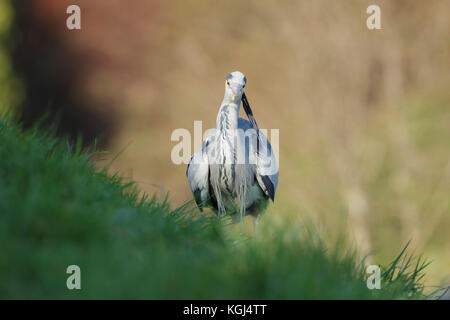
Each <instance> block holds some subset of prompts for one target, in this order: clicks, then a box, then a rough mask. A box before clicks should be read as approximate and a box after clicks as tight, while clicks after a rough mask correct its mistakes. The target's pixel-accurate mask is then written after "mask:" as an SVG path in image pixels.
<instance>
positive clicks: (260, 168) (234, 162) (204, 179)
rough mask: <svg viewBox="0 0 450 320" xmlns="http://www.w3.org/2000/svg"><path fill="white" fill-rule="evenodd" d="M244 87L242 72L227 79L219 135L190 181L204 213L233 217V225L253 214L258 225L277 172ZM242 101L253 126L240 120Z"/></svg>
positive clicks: (199, 155)
mask: <svg viewBox="0 0 450 320" xmlns="http://www.w3.org/2000/svg"><path fill="white" fill-rule="evenodd" d="M233 80H234V81H235V82H233ZM245 82H246V78H245V76H244V75H243V74H242V73H240V72H233V73H231V74H230V75H229V76H228V77H227V81H226V87H225V88H226V89H225V96H224V100H223V102H222V104H221V107H220V110H219V113H218V115H217V121H216V128H215V129H216V130H213V131H212V132H210V134H209V135H208V136H207V137H206V139H205V140H204V142H203V145H202V149H201V150H199V151H197V152H196V153H194V155H193V156H192V158H191V160H190V162H189V165H188V168H187V171H186V175H187V177H188V181H189V185H190V187H191V190H192V192H193V193H194V197H195V200H196V202H197V205H198V206H199V208H200V209H202V207H211V208H212V209H213V210H215V211H216V212H217V213H218V214H219V215H223V214H229V215H230V216H231V217H232V218H233V221H239V220H240V218H242V217H243V216H244V215H247V214H251V215H253V216H254V218H255V222H257V221H258V219H259V217H260V215H261V214H262V213H263V212H264V210H265V208H266V207H267V204H268V202H269V199H272V200H273V199H274V196H275V190H276V187H277V184H278V168H277V167H276V163H275V158H274V156H273V153H272V149H271V146H270V144H269V142H268V141H267V138H266V137H265V136H264V134H263V133H262V132H261V131H260V130H259V129H258V127H257V125H256V121H255V120H254V118H253V114H252V111H251V109H250V106H249V105H248V102H247V100H246V98H245V95H244V93H243V87H244V86H245ZM242 99H244V108H245V111H246V112H247V115H248V117H249V119H250V121H248V120H245V119H242V118H239V116H238V115H239V108H240V104H241V100H242ZM255 229H256V224H255ZM255 231H256V230H255Z"/></svg>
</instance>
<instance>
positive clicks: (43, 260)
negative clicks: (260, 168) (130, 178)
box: [0, 120, 424, 299]
mask: <svg viewBox="0 0 450 320" xmlns="http://www.w3.org/2000/svg"><path fill="white" fill-rule="evenodd" d="M89 158H90V154H88V153H85V152H82V151H81V150H80V148H77V147H73V146H70V145H68V144H67V142H65V141H58V140H56V139H55V138H52V137H51V136H50V135H45V134H42V133H41V132H39V130H36V129H34V130H28V131H26V132H23V131H22V129H21V128H20V126H17V125H16V124H14V123H13V122H11V121H9V120H0V257H1V258H0V298H159V299H161V298H174V299H182V298H193V299H196V298H202V299H209V298H219V299H220V298H229V299H245V298H246V299H272V298H274V299H275V298H276V299H284V298H289V299H297V298H300V299H302V298H312V299H316V298H325V299H337V298H339V299H371V298H386V299H391V298H423V297H424V296H423V294H422V292H423V288H422V286H421V285H420V284H419V283H418V282H419V281H420V277H421V275H422V272H423V270H422V267H421V266H423V265H422V264H420V263H419V264H418V265H416V268H414V267H415V266H414V263H413V261H410V260H408V259H405V258H407V256H406V254H405V253H403V254H402V255H401V257H400V259H398V260H395V261H394V262H393V264H392V265H391V266H386V267H384V268H383V269H382V270H383V273H382V280H381V285H382V289H381V290H368V289H367V287H366V281H365V274H364V267H363V263H362V262H360V261H358V260H357V258H356V254H355V253H354V252H353V251H352V250H349V249H348V248H347V247H346V245H345V242H340V243H339V244H336V245H331V244H324V243H323V242H322V241H321V240H320V239H319V236H318V234H317V232H316V231H315V230H314V228H313V227H311V225H308V224H290V226H288V225H286V226H275V225H271V224H270V223H265V224H264V226H265V227H264V228H262V230H261V231H262V233H261V234H260V236H259V237H258V239H256V240H255V239H252V238H247V237H245V236H242V235H238V234H236V232H235V231H233V230H231V229H230V228H229V227H228V226H227V223H226V221H218V220H217V219H216V218H215V217H212V216H209V215H202V216H197V215H193V214H192V212H191V211H190V210H189V209H188V208H187V207H182V208H178V209H171V208H170V206H169V203H167V201H166V202H162V203H161V202H159V201H157V199H156V198H155V197H153V198H140V197H138V192H137V190H136V188H135V187H134V186H133V185H132V184H125V183H124V182H123V181H122V180H121V178H120V177H118V176H109V175H108V174H107V173H106V170H105V169H103V170H101V169H98V168H97V167H96V166H95V164H93V163H91V162H89V161H88V160H89ZM180 179H184V177H183V176H181V177H180ZM280 205H281V204H280ZM267 219H270V217H267ZM267 221H270V220H267ZM73 264H75V265H78V266H80V268H81V286H82V289H81V290H68V289H67V287H66V280H67V277H68V276H69V275H68V274H66V268H67V266H69V265H73ZM401 266H404V268H399V267H401Z"/></svg>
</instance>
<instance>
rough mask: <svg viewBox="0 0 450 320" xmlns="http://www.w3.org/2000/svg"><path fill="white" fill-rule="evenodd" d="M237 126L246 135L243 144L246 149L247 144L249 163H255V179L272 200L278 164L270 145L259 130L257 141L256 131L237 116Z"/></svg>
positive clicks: (276, 182)
mask: <svg viewBox="0 0 450 320" xmlns="http://www.w3.org/2000/svg"><path fill="white" fill-rule="evenodd" d="M239 128H241V129H243V130H244V131H245V134H246V137H248V138H246V142H245V144H246V149H247V145H249V147H248V150H249V155H248V159H249V161H250V163H251V164H254V165H255V171H256V172H255V176H256V180H257V181H258V184H259V186H260V187H261V189H262V190H263V191H264V193H265V194H266V195H267V196H268V197H270V198H271V199H272V201H273V200H274V199H275V192H276V190H277V186H278V166H277V163H276V160H275V156H274V153H273V151H272V146H271V145H270V142H269V140H267V137H266V136H265V135H264V133H262V131H261V130H258V133H259V142H258V139H257V138H258V136H257V134H256V131H255V130H254V129H253V127H252V125H251V123H250V122H249V121H247V120H245V119H242V118H239Z"/></svg>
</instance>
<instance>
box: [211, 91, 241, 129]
mask: <svg viewBox="0 0 450 320" xmlns="http://www.w3.org/2000/svg"><path fill="white" fill-rule="evenodd" d="M240 105H241V100H240V99H239V101H238V102H237V101H227V100H226V99H224V100H223V102H222V105H221V106H220V110H219V113H218V114H217V130H220V132H221V133H229V132H231V130H235V129H237V127H238V115H239V107H240Z"/></svg>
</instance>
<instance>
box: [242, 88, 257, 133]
mask: <svg viewBox="0 0 450 320" xmlns="http://www.w3.org/2000/svg"><path fill="white" fill-rule="evenodd" d="M242 105H243V106H244V111H245V113H246V114H247V118H248V120H249V121H250V123H251V124H252V126H253V129H255V130H256V131H257V132H258V124H257V123H256V119H255V117H254V116H253V112H252V109H251V108H250V104H249V103H248V100H247V96H246V95H245V92H244V93H243V94H242Z"/></svg>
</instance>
